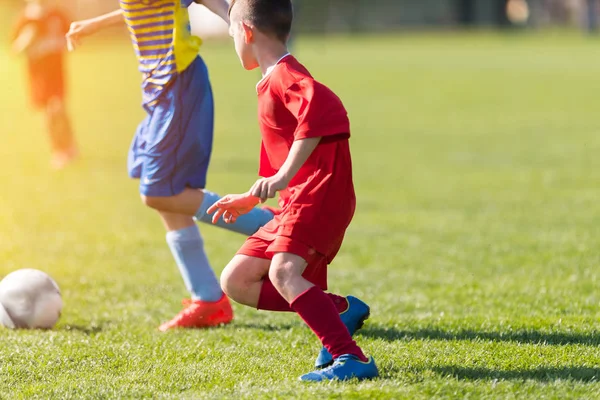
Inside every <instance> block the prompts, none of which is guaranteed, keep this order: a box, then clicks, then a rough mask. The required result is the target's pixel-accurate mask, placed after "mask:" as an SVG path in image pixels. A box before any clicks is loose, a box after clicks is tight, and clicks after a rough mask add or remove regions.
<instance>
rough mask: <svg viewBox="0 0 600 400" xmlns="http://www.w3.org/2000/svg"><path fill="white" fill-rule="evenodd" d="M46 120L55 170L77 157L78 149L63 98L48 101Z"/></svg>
mask: <svg viewBox="0 0 600 400" xmlns="http://www.w3.org/2000/svg"><path fill="white" fill-rule="evenodd" d="M46 120H47V121H46V125H47V127H48V134H49V137H50V144H51V147H52V153H53V159H52V165H53V167H55V168H62V167H64V166H66V165H67V164H68V163H69V162H71V161H72V160H73V159H74V158H75V157H77V148H76V146H75V142H74V139H73V131H72V129H71V121H70V120H69V116H68V115H67V111H66V108H65V104H64V102H63V100H62V99H61V98H59V97H53V98H51V99H49V100H48V103H47V105H46Z"/></svg>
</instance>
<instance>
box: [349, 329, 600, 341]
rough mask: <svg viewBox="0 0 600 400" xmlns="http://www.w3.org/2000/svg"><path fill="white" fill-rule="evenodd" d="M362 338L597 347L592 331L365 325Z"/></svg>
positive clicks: (599, 337) (597, 338)
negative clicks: (490, 329)
mask: <svg viewBox="0 0 600 400" xmlns="http://www.w3.org/2000/svg"><path fill="white" fill-rule="evenodd" d="M359 334H360V335H361V336H363V337H367V338H373V339H383V340H386V341H390V342H391V341H397V340H404V341H410V340H420V339H429V340H471V341H477V340H480V341H492V342H516V343H530V344H549V345H567V344H585V345H590V346H600V332H597V331H592V332H587V333H571V332H541V331H536V330H525V329H522V330H515V331H508V332H502V331H498V332H488V331H477V330H472V329H464V330H457V331H450V330H443V329H439V328H420V329H396V328H388V327H385V326H381V325H379V326H377V325H375V326H373V325H367V326H365V328H363V329H362V330H360V331H359Z"/></svg>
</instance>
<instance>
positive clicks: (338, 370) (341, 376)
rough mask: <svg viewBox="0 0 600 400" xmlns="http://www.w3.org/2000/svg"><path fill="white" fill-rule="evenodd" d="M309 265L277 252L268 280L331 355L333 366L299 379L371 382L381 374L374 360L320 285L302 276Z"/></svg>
mask: <svg viewBox="0 0 600 400" xmlns="http://www.w3.org/2000/svg"><path fill="white" fill-rule="evenodd" d="M307 266H308V264H307V262H306V261H305V259H304V258H302V257H300V256H298V255H296V254H292V253H276V254H275V255H274V256H273V261H272V263H271V267H270V269H269V277H270V279H271V280H272V281H273V284H274V286H275V287H276V288H277V290H278V291H279V292H280V293H281V295H282V296H283V297H284V298H285V299H286V300H288V301H289V302H290V305H291V307H292V308H293V309H294V311H296V313H298V315H300V317H301V318H302V319H303V320H304V322H306V324H307V325H308V326H309V327H310V328H311V330H312V331H313V332H314V333H315V334H316V335H317V337H318V338H319V339H320V340H321V343H323V346H324V347H325V348H326V349H327V350H328V351H329V353H331V354H332V356H333V358H334V360H335V362H334V363H333V365H332V366H331V367H328V368H325V369H322V370H317V371H314V372H311V373H308V374H305V375H303V376H301V377H300V379H301V380H303V381H324V380H347V379H352V378H357V379H359V380H360V379H370V378H374V377H376V376H378V375H379V372H378V370H377V366H376V365H375V361H374V360H373V359H372V358H371V359H367V357H365V355H364V353H363V352H362V350H361V349H360V347H358V346H357V345H356V342H354V340H352V337H351V335H350V332H349V331H348V329H347V328H346V326H345V325H344V323H343V322H342V320H341V318H340V316H339V314H338V312H337V310H336V308H335V306H334V304H333V301H332V300H331V299H330V298H329V297H328V296H327V295H326V294H325V293H324V292H323V291H322V290H321V289H320V288H318V287H317V286H314V285H312V283H310V282H308V281H307V280H306V279H304V278H303V277H302V274H303V272H304V270H305V269H306V267H307Z"/></svg>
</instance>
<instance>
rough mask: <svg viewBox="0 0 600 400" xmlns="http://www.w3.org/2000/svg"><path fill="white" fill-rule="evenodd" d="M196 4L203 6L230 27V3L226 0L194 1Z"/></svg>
mask: <svg viewBox="0 0 600 400" xmlns="http://www.w3.org/2000/svg"><path fill="white" fill-rule="evenodd" d="M194 2H195V3H198V4H202V5H203V6H204V7H206V8H208V9H209V10H210V11H212V12H213V13H215V14H217V15H218V16H219V17H221V18H222V19H223V21H225V22H227V25H229V3H228V2H227V1H226V0H194Z"/></svg>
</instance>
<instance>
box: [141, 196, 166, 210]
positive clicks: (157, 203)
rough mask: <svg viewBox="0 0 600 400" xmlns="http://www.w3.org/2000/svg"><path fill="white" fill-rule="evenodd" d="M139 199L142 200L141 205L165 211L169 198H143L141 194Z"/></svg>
mask: <svg viewBox="0 0 600 400" xmlns="http://www.w3.org/2000/svg"><path fill="white" fill-rule="evenodd" d="M140 197H141V199H142V203H144V205H145V206H146V207H150V208H152V209H154V210H158V211H163V210H165V209H166V208H167V206H168V202H169V197H156V196H145V195H143V194H142V195H140Z"/></svg>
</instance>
